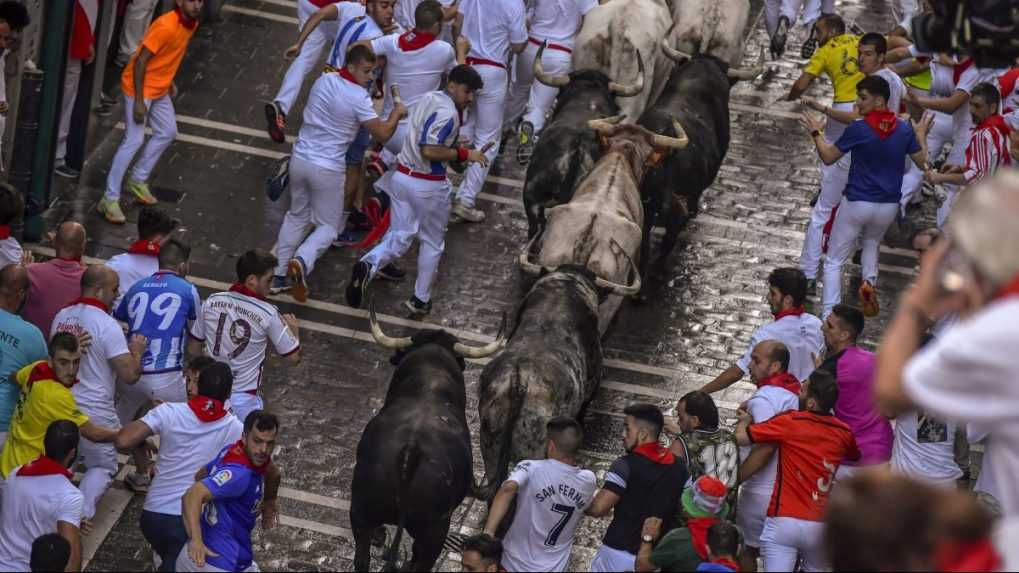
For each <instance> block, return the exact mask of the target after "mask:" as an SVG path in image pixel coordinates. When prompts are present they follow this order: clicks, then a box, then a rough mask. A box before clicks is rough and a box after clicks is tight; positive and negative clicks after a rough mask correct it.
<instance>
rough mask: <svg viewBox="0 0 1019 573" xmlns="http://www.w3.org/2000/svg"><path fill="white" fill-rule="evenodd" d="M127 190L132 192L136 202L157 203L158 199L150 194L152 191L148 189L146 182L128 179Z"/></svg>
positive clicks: (143, 203)
mask: <svg viewBox="0 0 1019 573" xmlns="http://www.w3.org/2000/svg"><path fill="white" fill-rule="evenodd" d="M127 190H128V191H130V192H131V193H133V194H134V200H135V202H137V203H141V204H142V205H155V204H156V203H159V200H158V199H156V198H155V197H153V196H152V191H150V190H149V185H148V183H142V182H141V181H135V180H134V179H128V180H127Z"/></svg>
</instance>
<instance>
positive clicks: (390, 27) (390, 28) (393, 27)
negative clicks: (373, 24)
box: [382, 22, 400, 36]
mask: <svg viewBox="0 0 1019 573" xmlns="http://www.w3.org/2000/svg"><path fill="white" fill-rule="evenodd" d="M399 29H400V27H399V26H397V25H396V22H392V23H390V24H389V25H388V26H386V27H385V28H382V35H383V36H388V35H389V34H392V33H393V32H395V31H397V30H399Z"/></svg>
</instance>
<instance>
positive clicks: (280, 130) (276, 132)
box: [265, 102, 287, 143]
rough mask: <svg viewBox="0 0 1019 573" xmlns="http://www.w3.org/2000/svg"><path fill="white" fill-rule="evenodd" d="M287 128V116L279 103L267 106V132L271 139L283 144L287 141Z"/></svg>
mask: <svg viewBox="0 0 1019 573" xmlns="http://www.w3.org/2000/svg"><path fill="white" fill-rule="evenodd" d="M286 128H287V114H285V113H283V110H282V109H280V104H279V103H277V102H272V103H267V104H265V130H266V131H267V132H269V138H270V139H272V140H273V141H275V142H276V143H283V142H284V141H286V140H287V134H286V132H285V131H284V130H285V129H286Z"/></svg>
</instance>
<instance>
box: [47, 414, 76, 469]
mask: <svg viewBox="0 0 1019 573" xmlns="http://www.w3.org/2000/svg"><path fill="white" fill-rule="evenodd" d="M78 437H79V434H78V425H77V424H75V423H74V422H72V421H70V420H57V421H55V422H51V423H50V425H49V427H47V428H46V436H45V437H44V438H43V440H42V443H43V451H44V452H46V457H47V458H50V459H54V460H57V461H63V460H64V458H66V457H67V455H68V454H70V453H71V452H73V451H74V450H75V449H77V448H78Z"/></svg>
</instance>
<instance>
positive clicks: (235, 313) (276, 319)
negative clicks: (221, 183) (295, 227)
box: [188, 249, 301, 420]
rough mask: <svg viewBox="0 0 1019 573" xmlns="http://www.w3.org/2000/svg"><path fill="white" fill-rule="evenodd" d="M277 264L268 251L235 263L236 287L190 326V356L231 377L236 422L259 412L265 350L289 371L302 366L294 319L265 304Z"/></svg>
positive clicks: (215, 298) (208, 303)
mask: <svg viewBox="0 0 1019 573" xmlns="http://www.w3.org/2000/svg"><path fill="white" fill-rule="evenodd" d="M277 264H278V260H277V259H276V256H275V255H273V254H272V253H270V252H268V251H264V250H261V249H254V250H251V251H248V252H246V253H244V254H243V255H241V256H240V258H238V259H237V282H236V283H234V284H233V285H232V286H231V287H230V290H229V291H226V292H218V293H215V294H213V295H211V296H209V298H207V299H205V302H204V303H202V312H201V313H200V314H199V315H198V320H196V321H195V323H194V324H193V325H191V337H192V338H193V340H192V341H191V343H190V344H189V348H188V354H190V355H192V356H194V355H196V354H200V353H201V352H202V349H203V347H204V350H205V354H207V355H208V356H211V357H212V358H215V359H216V360H217V361H219V362H225V363H226V364H228V365H229V366H230V368H231V370H232V371H233V374H234V383H233V388H232V390H231V392H230V406H231V410H232V411H233V413H234V415H235V416H237V419H238V420H243V419H244V418H245V417H246V416H247V415H248V414H249V413H250V412H252V411H254V410H261V409H262V407H263V403H262V398H261V396H259V394H258V389H259V387H260V386H261V384H262V367H263V366H264V365H265V356H266V352H265V351H266V349H267V348H268V346H269V344H270V343H271V344H272V347H273V349H274V350H275V351H276V352H277V353H278V354H279V355H280V356H283V357H284V358H285V359H286V362H287V364H288V365H290V366H297V365H298V364H300V363H301V343H300V341H299V339H298V327H297V317H295V316H294V315H292V314H280V311H279V309H277V308H276V307H275V306H274V305H273V304H272V303H270V302H269V301H267V300H266V299H265V297H266V296H268V294H269V283H270V281H272V270H273V268H274V267H276V265H277Z"/></svg>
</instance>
